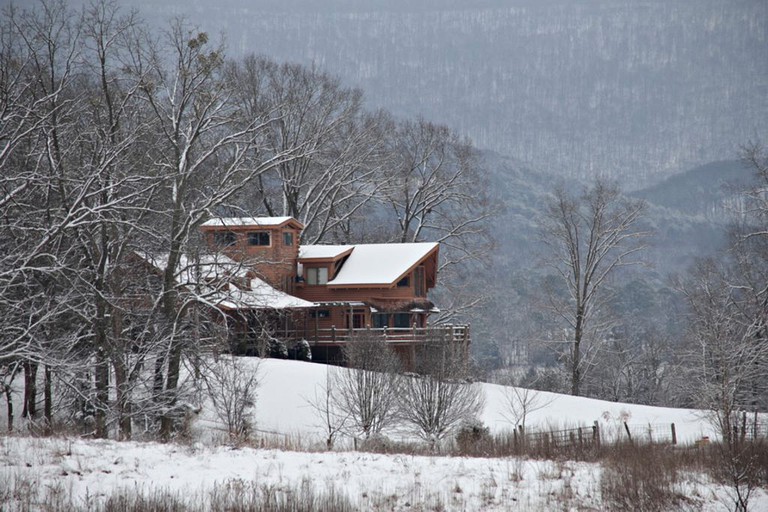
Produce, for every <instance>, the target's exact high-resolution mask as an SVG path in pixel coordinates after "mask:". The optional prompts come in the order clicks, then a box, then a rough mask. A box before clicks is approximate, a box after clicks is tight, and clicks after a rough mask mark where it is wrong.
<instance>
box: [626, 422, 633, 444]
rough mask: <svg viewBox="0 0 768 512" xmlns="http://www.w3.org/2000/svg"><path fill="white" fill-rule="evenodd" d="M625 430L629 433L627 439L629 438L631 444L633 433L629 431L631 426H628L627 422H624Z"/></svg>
mask: <svg viewBox="0 0 768 512" xmlns="http://www.w3.org/2000/svg"><path fill="white" fill-rule="evenodd" d="M624 430H626V431H627V437H628V438H629V442H630V443H631V442H632V433H631V432H630V431H629V425H627V422H626V421H625V422H624Z"/></svg>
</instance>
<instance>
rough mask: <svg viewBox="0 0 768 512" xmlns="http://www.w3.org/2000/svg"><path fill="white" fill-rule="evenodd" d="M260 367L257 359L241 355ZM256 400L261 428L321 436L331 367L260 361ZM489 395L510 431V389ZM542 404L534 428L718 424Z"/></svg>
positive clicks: (501, 426) (496, 422)
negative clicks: (320, 394) (321, 402)
mask: <svg viewBox="0 0 768 512" xmlns="http://www.w3.org/2000/svg"><path fill="white" fill-rule="evenodd" d="M241 361H244V362H246V363H247V364H251V365H253V366H254V367H255V363H256V362H257V361H259V360H257V359H250V360H249V359H247V358H246V359H241ZM259 366H260V368H259V375H260V380H261V385H260V386H259V388H258V395H259V396H258V401H257V404H256V415H255V420H256V426H257V428H258V429H262V430H266V431H273V432H281V433H286V434H300V435H307V434H321V433H322V429H321V428H320V426H319V425H318V421H317V419H316V418H315V413H314V411H313V409H312V408H311V407H309V406H308V404H307V400H306V399H307V398H311V397H313V396H314V394H315V390H316V389H317V388H318V387H319V386H322V385H324V384H325V381H326V373H327V371H328V369H329V368H331V367H329V366H326V365H320V364H313V363H302V362H296V361H282V360H277V359H266V360H261V361H260V365H259ZM483 389H484V393H485V398H486V407H485V412H484V413H483V416H482V418H481V420H482V422H483V423H484V424H485V425H486V426H488V427H489V428H490V429H491V431H492V432H500V431H503V430H510V429H511V428H512V427H513V425H511V424H510V423H509V421H507V419H506V418H505V416H506V417H507V418H508V417H509V416H510V415H509V413H508V411H507V406H506V403H507V402H506V399H505V387H504V386H499V385H494V384H483ZM540 396H541V398H540V403H542V404H546V407H544V408H542V409H540V410H537V411H534V412H532V413H530V415H529V417H528V418H527V420H526V424H527V426H528V428H529V429H537V428H538V429H541V428H549V427H553V428H557V427H578V426H591V425H592V424H593V423H594V422H595V421H598V424H599V425H600V427H601V431H602V432H604V433H605V434H606V435H609V434H611V433H613V432H616V431H617V429H618V428H619V427H623V425H622V421H626V422H627V423H628V424H629V425H631V426H633V427H641V426H644V425H648V424H652V425H654V426H657V425H668V424H671V423H674V424H675V428H676V430H677V437H678V441H679V442H680V443H681V444H682V443H693V442H694V441H696V440H697V439H701V438H702V437H703V436H710V437H714V435H715V432H714V430H713V428H712V425H710V424H709V422H708V421H707V420H706V419H705V417H704V414H703V413H702V412H701V411H694V410H689V409H674V408H667V407H651V406H645V405H635V404H624V403H616V402H607V401H604V400H595V399H592V398H582V397H573V396H570V395H559V394H555V393H546V392H541V393H540Z"/></svg>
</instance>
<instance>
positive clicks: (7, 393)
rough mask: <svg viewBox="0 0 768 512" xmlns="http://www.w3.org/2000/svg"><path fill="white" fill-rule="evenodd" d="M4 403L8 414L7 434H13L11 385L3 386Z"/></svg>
mask: <svg viewBox="0 0 768 512" xmlns="http://www.w3.org/2000/svg"><path fill="white" fill-rule="evenodd" d="M5 403H6V409H7V412H8V432H13V400H12V397H11V385H10V384H8V385H7V386H5Z"/></svg>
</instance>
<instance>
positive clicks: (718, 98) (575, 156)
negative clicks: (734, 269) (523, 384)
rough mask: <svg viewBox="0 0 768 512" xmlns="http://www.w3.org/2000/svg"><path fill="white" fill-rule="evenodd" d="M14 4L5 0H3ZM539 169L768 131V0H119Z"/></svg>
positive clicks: (666, 168) (633, 169)
mask: <svg viewBox="0 0 768 512" xmlns="http://www.w3.org/2000/svg"><path fill="white" fill-rule="evenodd" d="M4 1H7V0H4ZM120 4H121V5H124V6H126V7H136V8H138V9H139V11H140V13H141V14H142V15H143V16H144V17H145V18H146V19H147V20H148V21H149V22H150V23H155V22H158V23H159V22H161V21H162V20H164V19H167V18H168V17H170V16H182V15H183V16H186V17H187V18H189V20H190V21H192V22H194V23H197V24H199V25H200V27H201V28H202V29H203V30H206V31H208V32H209V33H210V34H213V35H215V34H219V33H221V34H223V35H224V36H225V37H226V40H227V41H228V45H229V53H230V54H231V55H233V56H239V55H242V54H245V53H264V54H267V55H269V56H271V57H274V58H277V59H279V60H290V61H297V62H301V63H305V64H313V65H316V66H320V67H322V68H324V69H326V70H328V71H329V72H331V73H334V74H337V75H339V76H340V77H341V78H342V80H343V81H344V82H345V83H347V84H349V85H355V86H359V87H361V88H362V89H363V90H364V91H365V94H366V97H367V100H368V102H369V104H370V105H371V106H372V107H385V108H387V109H389V110H391V111H393V112H395V113H396V114H398V115H401V116H409V117H412V116H419V115H420V116H424V117H426V118H428V119H430V120H434V121H439V122H444V123H446V124H448V125H450V126H451V127H453V128H454V129H456V130H457V131H459V132H460V133H462V134H465V135H467V136H469V137H471V138H472V139H473V140H474V142H475V143H476V145H477V146H478V147H480V148H483V149H490V150H493V151H496V152H498V153H500V154H504V155H508V156H511V157H514V158H516V159H517V160H519V161H522V162H526V163H528V164H529V165H530V166H532V167H533V168H534V169H536V170H538V171H546V172H551V173H554V174H558V175H566V176H570V177H576V178H585V177H589V176H591V175H594V174H603V175H610V176H614V177H617V178H619V179H620V180H621V182H622V184H623V186H624V187H625V188H627V189H638V188H642V187H643V186H647V185H649V184H653V183H656V182H659V181H661V180H662V179H663V178H665V177H667V176H669V175H671V174H674V173H677V172H681V171H684V170H686V169H688V168H691V167H694V166H697V165H702V164H705V163H708V162H712V161H719V160H724V159H733V158H736V157H737V152H738V147H739V145H740V144H743V143H744V142H746V141H748V140H750V139H755V138H759V137H764V135H765V133H766V132H768V118H766V116H765V113H766V112H768V66H766V65H765V63H766V58H767V57H768V52H767V51H766V49H768V46H767V43H768V2H765V1H764V0H676V1H668V0H646V1H637V0H581V1H578V2H575V1H572V0H544V1H542V0H463V1H459V0H415V1H413V0H412V1H408V2H406V1H405V0H387V1H384V0H358V1H352V0H286V1H279V2H278V1H276V0H223V1H220V2H215V3H212V2H208V1H203V0H184V1H182V0H166V1H164V2H153V1H148V0H121V2H120Z"/></svg>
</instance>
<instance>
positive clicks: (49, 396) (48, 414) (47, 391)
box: [43, 365, 53, 435]
mask: <svg viewBox="0 0 768 512" xmlns="http://www.w3.org/2000/svg"><path fill="white" fill-rule="evenodd" d="M52 380H53V379H52V375H51V367H50V366H48V365H45V384H44V387H43V398H44V400H45V402H44V405H43V407H44V414H45V433H46V435H51V432H52V430H53V393H52V390H51V388H52V387H53V386H52V382H51V381H52Z"/></svg>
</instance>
